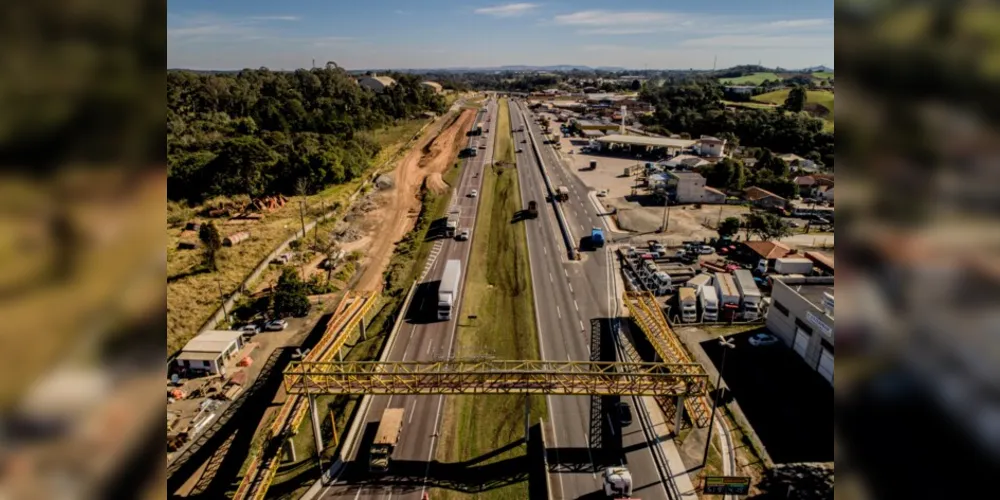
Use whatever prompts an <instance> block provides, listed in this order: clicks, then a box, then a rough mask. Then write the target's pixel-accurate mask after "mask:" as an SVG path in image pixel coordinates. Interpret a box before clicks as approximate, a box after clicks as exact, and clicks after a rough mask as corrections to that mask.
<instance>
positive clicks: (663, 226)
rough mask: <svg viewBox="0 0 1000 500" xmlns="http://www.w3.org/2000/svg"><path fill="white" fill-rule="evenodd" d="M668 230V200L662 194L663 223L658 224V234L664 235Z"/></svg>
mask: <svg viewBox="0 0 1000 500" xmlns="http://www.w3.org/2000/svg"><path fill="white" fill-rule="evenodd" d="M669 228H670V198H669V197H668V196H667V194H666V193H663V223H662V224H660V232H661V233H665V232H666V231H667V229H669Z"/></svg>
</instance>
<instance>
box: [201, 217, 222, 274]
mask: <svg viewBox="0 0 1000 500" xmlns="http://www.w3.org/2000/svg"><path fill="white" fill-rule="evenodd" d="M198 239H200V240H201V243H202V246H203V247H204V249H205V253H204V256H205V266H206V267H208V269H209V270H211V271H213V272H214V271H217V270H218V269H219V262H218V256H219V249H221V248H222V234H221V233H219V228H218V227H216V226H215V222H212V221H208V222H204V223H202V225H201V227H200V228H199V229H198Z"/></svg>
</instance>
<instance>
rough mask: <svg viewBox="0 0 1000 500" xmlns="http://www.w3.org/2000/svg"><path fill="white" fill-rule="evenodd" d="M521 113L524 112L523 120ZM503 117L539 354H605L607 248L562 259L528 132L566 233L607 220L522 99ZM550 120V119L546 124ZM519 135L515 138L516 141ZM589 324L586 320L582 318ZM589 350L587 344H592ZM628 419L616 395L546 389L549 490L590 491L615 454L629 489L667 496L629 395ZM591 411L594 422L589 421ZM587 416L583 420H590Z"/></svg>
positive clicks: (613, 302) (609, 302) (611, 301)
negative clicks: (526, 209)
mask: <svg viewBox="0 0 1000 500" xmlns="http://www.w3.org/2000/svg"><path fill="white" fill-rule="evenodd" d="M522 112H524V113H525V114H526V116H527V117H528V120H527V123H525V121H524V120H523V118H522V114H521V113H522ZM511 125H512V127H513V129H514V130H517V129H518V128H519V127H520V126H522V125H523V126H525V128H526V131H525V132H515V133H514V136H515V146H516V147H518V148H521V150H522V152H521V153H518V154H517V166H518V175H519V179H520V182H521V192H522V199H523V200H525V203H526V204H527V202H528V201H530V200H535V201H537V202H538V204H539V215H538V218H537V219H528V220H526V221H525V222H524V223H525V224H526V229H527V234H528V252H529V256H530V260H531V272H532V281H533V283H534V291H535V304H536V310H537V311H538V331H539V335H540V337H541V354H542V357H543V358H544V359H546V360H604V361H613V360H615V349H614V347H613V345H611V344H612V342H611V337H610V329H611V321H609V319H610V318H614V317H617V316H619V315H620V314H619V311H618V309H617V298H616V297H615V288H614V276H613V268H612V266H611V258H612V257H611V252H610V249H608V248H607V247H605V248H603V249H597V250H596V251H583V252H581V260H580V261H571V260H569V258H568V255H567V250H566V248H565V244H564V243H563V238H562V234H561V232H560V228H559V225H558V222H557V219H556V215H555V210H554V207H553V204H552V203H547V202H546V200H547V195H548V192H547V190H546V186H545V181H544V180H543V178H542V174H541V170H540V168H539V165H538V160H537V159H536V157H535V154H534V152H533V151H532V148H531V140H530V139H528V134H531V137H533V138H534V141H535V144H537V146H538V149H539V152H540V153H541V159H542V162H543V163H544V164H545V171H546V172H547V174H548V176H549V180H550V182H551V184H552V187H553V188H555V187H557V186H566V187H568V188H569V192H570V196H569V200H568V201H567V202H563V203H560V205H561V207H562V211H563V215H564V217H565V220H566V222H567V224H568V226H569V227H570V230H571V232H572V233H573V236H574V240H575V242H576V243H577V244H579V242H580V239H581V238H583V237H585V236H589V235H590V231H591V229H592V228H594V227H601V228H603V229H604V232H605V235H606V236H608V235H609V232H608V228H607V227H606V226H605V224H604V220H603V218H602V217H600V216H599V215H598V214H597V208H596V207H595V206H594V204H593V203H591V201H590V199H589V198H588V191H589V188H587V186H586V185H584V184H583V182H582V181H580V180H579V178H578V177H576V176H575V175H572V174H571V173H570V172H568V171H567V169H566V167H564V166H563V165H562V164H561V163H560V160H559V158H558V157H557V155H556V152H555V151H554V150H553V148H552V146H550V145H546V144H544V134H543V133H542V130H541V128H540V126H539V125H538V124H537V123H535V122H534V119H533V115H532V114H530V113H528V110H527V108H526V106H523V105H520V104H513V105H512V109H511ZM553 125H555V124H553ZM525 139H528V142H525V143H522V140H525ZM592 325H593V326H592ZM592 351H593V352H592ZM627 399H628V403H629V404H630V405H631V406H632V408H633V415H634V418H633V423H632V424H631V425H628V426H626V427H624V428H620V427H619V425H618V424H617V420H616V419H615V418H614V417H613V412H611V408H612V405H613V404H614V403H615V402H616V400H617V398H610V397H603V398H593V400H592V398H590V397H582V396H550V397H548V408H549V417H548V420H549V425H548V426H547V427H546V436H547V438H548V443H547V444H548V446H549V449H550V452H549V461H550V468H551V469H553V470H554V472H553V473H552V477H551V481H550V484H551V487H552V492H551V493H552V494H551V497H552V498H556V499H559V498H564V499H576V498H582V497H600V496H601V495H600V494H598V493H596V492H599V491H601V489H602V484H601V476H600V474H601V471H602V470H603V468H604V467H605V466H607V465H612V464H620V463H624V464H626V465H627V466H628V468H629V470H630V471H631V472H632V476H633V484H634V485H635V490H634V492H633V494H634V496H635V497H639V498H643V499H644V500H649V499H660V498H663V499H666V498H669V496H668V494H667V491H666V489H665V488H664V485H663V483H662V482H661V479H660V474H659V471H658V469H657V465H656V462H655V461H654V459H653V456H652V453H651V450H650V448H649V446H648V442H647V440H646V438H645V436H644V435H643V431H642V427H641V425H640V418H639V415H638V414H636V411H635V408H636V404H641V402H640V400H638V399H635V398H627ZM597 419H600V420H599V421H600V424H597V421H598V420H597ZM592 423H594V424H595V425H594V426H593V427H592V426H591V424H592Z"/></svg>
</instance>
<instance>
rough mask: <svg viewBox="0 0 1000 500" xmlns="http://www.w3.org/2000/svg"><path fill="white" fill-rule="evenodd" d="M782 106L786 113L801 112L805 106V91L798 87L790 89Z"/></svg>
mask: <svg viewBox="0 0 1000 500" xmlns="http://www.w3.org/2000/svg"><path fill="white" fill-rule="evenodd" d="M784 106H785V109H787V110H788V111H794V112H799V111H802V110H803V109H804V108H805V106H806V90H805V89H804V88H802V87H801V86H799V85H796V86H794V87H792V90H790V91H788V97H786V98H785V104H784Z"/></svg>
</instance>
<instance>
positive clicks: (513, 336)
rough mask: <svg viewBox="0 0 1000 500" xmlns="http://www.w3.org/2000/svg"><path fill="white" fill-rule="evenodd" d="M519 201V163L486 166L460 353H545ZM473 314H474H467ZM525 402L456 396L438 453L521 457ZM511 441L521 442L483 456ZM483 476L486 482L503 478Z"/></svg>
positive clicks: (536, 401)
mask: <svg viewBox="0 0 1000 500" xmlns="http://www.w3.org/2000/svg"><path fill="white" fill-rule="evenodd" d="M500 109H501V110H504V109H505V107H504V106H501V108H500ZM501 113H503V112H501ZM502 116H504V115H503V114H501V117H502ZM508 120H509V117H508ZM501 123H502V122H501ZM506 123H507V126H506V128H505V129H504V128H500V129H498V130H503V131H504V134H503V135H506V136H507V137H508V139H509V134H510V127H509V121H508V122H506ZM497 147H498V148H499V147H500V146H499V145H498V146H497ZM520 208H521V197H520V192H519V188H518V181H517V170H516V168H512V167H492V168H487V169H486V171H485V172H484V173H483V189H482V194H481V195H480V201H479V214H480V216H479V217H478V218H477V221H476V228H475V233H474V238H473V243H472V245H473V246H472V255H471V257H470V260H469V262H468V263H467V265H466V266H465V267H466V270H467V273H468V277H467V278H466V284H465V291H464V297H463V300H462V308H461V314H460V315H459V318H460V319H459V325H458V332H457V336H458V339H457V340H458V342H457V345H456V353H455V355H456V357H458V358H469V357H476V356H489V357H492V358H495V359H538V358H539V348H538V333H537V330H536V325H535V312H534V301H533V299H532V297H533V295H532V284H531V271H530V267H529V263H528V243H527V237H526V235H525V232H524V227H523V226H522V225H520V224H512V223H511V222H510V221H511V218H512V217H513V215H514V213H515V212H516V211H517V210H519V209H520ZM470 316H475V319H468V318H469V317H470ZM524 404H525V396H493V395H490V396H476V397H462V396H456V397H449V398H448V399H447V401H446V404H445V413H444V422H443V424H442V427H441V428H442V438H441V442H440V445H439V447H438V457H437V459H438V460H439V461H440V462H442V463H456V462H462V461H474V465H471V466H470V470H468V474H470V477H471V476H475V475H476V474H477V471H476V470H475V469H479V470H486V466H488V465H489V464H497V463H502V462H509V463H510V464H516V463H518V462H517V460H519V459H522V458H523V457H524V456H525V454H526V450H525V447H524V446H523V444H518V443H519V442H521V440H522V439H523V438H524V435H523V434H524ZM545 413H546V407H545V398H544V397H543V396H541V395H533V396H531V419H532V421H538V420H539V419H540V418H541V417H542V416H543V415H545ZM511 444H514V446H510V447H508V448H506V449H504V450H503V451H500V452H499V453H496V454H494V455H491V456H489V457H484V455H486V454H492V453H494V452H496V451H497V450H498V449H501V448H504V447H506V446H507V445H511ZM477 457H483V458H482V459H481V460H479V459H477ZM494 467H496V465H494ZM515 467H517V466H514V465H512V466H511V467H510V468H515ZM510 468H508V467H497V469H496V470H508V469H510ZM511 472H516V471H511ZM482 479H483V481H484V483H485V482H487V481H501V480H502V479H504V478H497V477H491V478H486V477H484V478H482ZM431 496H432V497H434V498H469V497H475V498H490V499H521V498H527V497H528V484H527V482H520V483H514V484H509V485H506V486H501V487H497V488H495V489H489V490H485V491H452V490H438V491H435V492H434V493H432V495H431Z"/></svg>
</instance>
